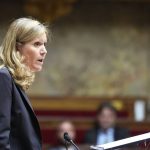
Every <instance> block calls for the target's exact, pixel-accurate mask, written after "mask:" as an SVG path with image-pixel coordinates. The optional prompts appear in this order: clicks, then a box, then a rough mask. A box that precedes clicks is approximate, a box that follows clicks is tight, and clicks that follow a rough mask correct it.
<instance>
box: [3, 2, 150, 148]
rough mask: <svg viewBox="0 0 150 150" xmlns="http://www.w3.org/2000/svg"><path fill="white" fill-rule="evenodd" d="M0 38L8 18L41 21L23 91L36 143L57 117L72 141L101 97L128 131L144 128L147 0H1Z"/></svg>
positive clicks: (149, 105)
mask: <svg viewBox="0 0 150 150" xmlns="http://www.w3.org/2000/svg"><path fill="white" fill-rule="evenodd" d="M0 10H1V13H0V42H2V39H3V36H4V34H5V33H6V31H7V28H8V25H9V24H10V22H11V21H13V20H14V19H16V18H19V17H26V16H32V17H34V18H37V19H38V20H40V21H42V22H45V23H47V24H49V27H50V30H51V32H52V39H50V40H49V43H48V45H47V51H48V54H47V58H46V61H45V65H44V68H43V71H42V72H41V73H38V74H37V76H36V79H35V82H34V84H33V85H32V87H31V88H30V90H29V91H28V95H29V97H30V98H31V102H32V104H33V107H34V110H35V113H36V114H37V117H38V119H39V122H40V126H41V130H42V136H43V143H44V146H47V145H52V144H54V143H55V142H56V141H55V132H56V126H57V125H58V123H59V122H60V121H62V120H64V119H68V120H71V121H72V122H73V123H74V124H75V127H76V131H77V143H79V144H82V140H83V136H84V133H85V132H86V130H87V129H89V128H90V127H91V125H92V123H93V120H94V117H95V111H96V108H97V106H98V105H99V104H100V103H101V102H103V101H109V102H110V103H112V104H113V105H114V106H115V107H116V109H117V110H118V117H119V119H118V124H119V125H120V126H122V127H128V128H129V130H130V132H131V135H133V136H134V135H138V134H142V133H145V132H148V131H150V100H149V98H150V66H149V64H150V62H149V59H150V0H1V1H0Z"/></svg>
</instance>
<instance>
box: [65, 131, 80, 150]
mask: <svg viewBox="0 0 150 150" xmlns="http://www.w3.org/2000/svg"><path fill="white" fill-rule="evenodd" d="M64 139H65V141H67V142H69V143H71V144H72V145H73V146H74V147H75V148H76V149H77V150H80V149H79V148H78V146H77V145H76V144H75V143H74V142H73V140H72V139H71V138H70V136H69V134H68V133H67V132H65V133H64Z"/></svg>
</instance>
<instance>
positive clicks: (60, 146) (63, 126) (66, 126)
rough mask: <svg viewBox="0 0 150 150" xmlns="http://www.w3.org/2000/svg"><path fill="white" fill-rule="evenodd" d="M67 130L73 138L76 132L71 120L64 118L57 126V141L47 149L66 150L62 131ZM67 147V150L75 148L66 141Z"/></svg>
mask: <svg viewBox="0 0 150 150" xmlns="http://www.w3.org/2000/svg"><path fill="white" fill-rule="evenodd" d="M65 132H67V133H68V134H69V136H70V138H71V139H72V140H74V139H75V136H76V132H75V127H74V125H73V123H72V122H70V121H67V120H64V121H62V122H61V123H60V124H59V125H58V128H57V133H56V138H57V139H56V140H57V143H56V145H55V146H52V147H51V148H49V150H66V148H65V140H64V133H65ZM67 149H68V150H75V148H74V147H73V146H72V145H71V144H69V143H67Z"/></svg>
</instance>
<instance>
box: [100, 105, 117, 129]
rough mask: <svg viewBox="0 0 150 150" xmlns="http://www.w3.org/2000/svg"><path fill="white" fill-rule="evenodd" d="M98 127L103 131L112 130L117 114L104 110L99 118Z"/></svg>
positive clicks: (107, 109)
mask: <svg viewBox="0 0 150 150" xmlns="http://www.w3.org/2000/svg"><path fill="white" fill-rule="evenodd" d="M97 121H98V125H99V126H100V127H101V128H103V129H108V128H111V127H113V126H114V125H115V122H116V114H115V112H114V111H113V110H111V109H109V108H104V109H103V110H102V111H101V112H100V113H99V114H98V116H97Z"/></svg>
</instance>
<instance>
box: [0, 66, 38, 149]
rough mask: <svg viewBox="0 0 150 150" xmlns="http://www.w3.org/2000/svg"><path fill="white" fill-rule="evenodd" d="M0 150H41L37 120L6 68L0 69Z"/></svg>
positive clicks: (24, 95) (26, 98) (26, 99)
mask: <svg viewBox="0 0 150 150" xmlns="http://www.w3.org/2000/svg"><path fill="white" fill-rule="evenodd" d="M0 150H41V134H40V128H39V124H38V121H37V118H36V116H35V114H34V112H33V110H32V107H31V104H30V102H29V99H28V97H27V95H26V94H25V92H24V91H23V90H22V89H21V88H20V87H19V86H17V85H16V84H15V82H14V80H13V78H12V77H11V75H10V73H9V71H8V70H7V68H5V67H3V68H1V69H0Z"/></svg>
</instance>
